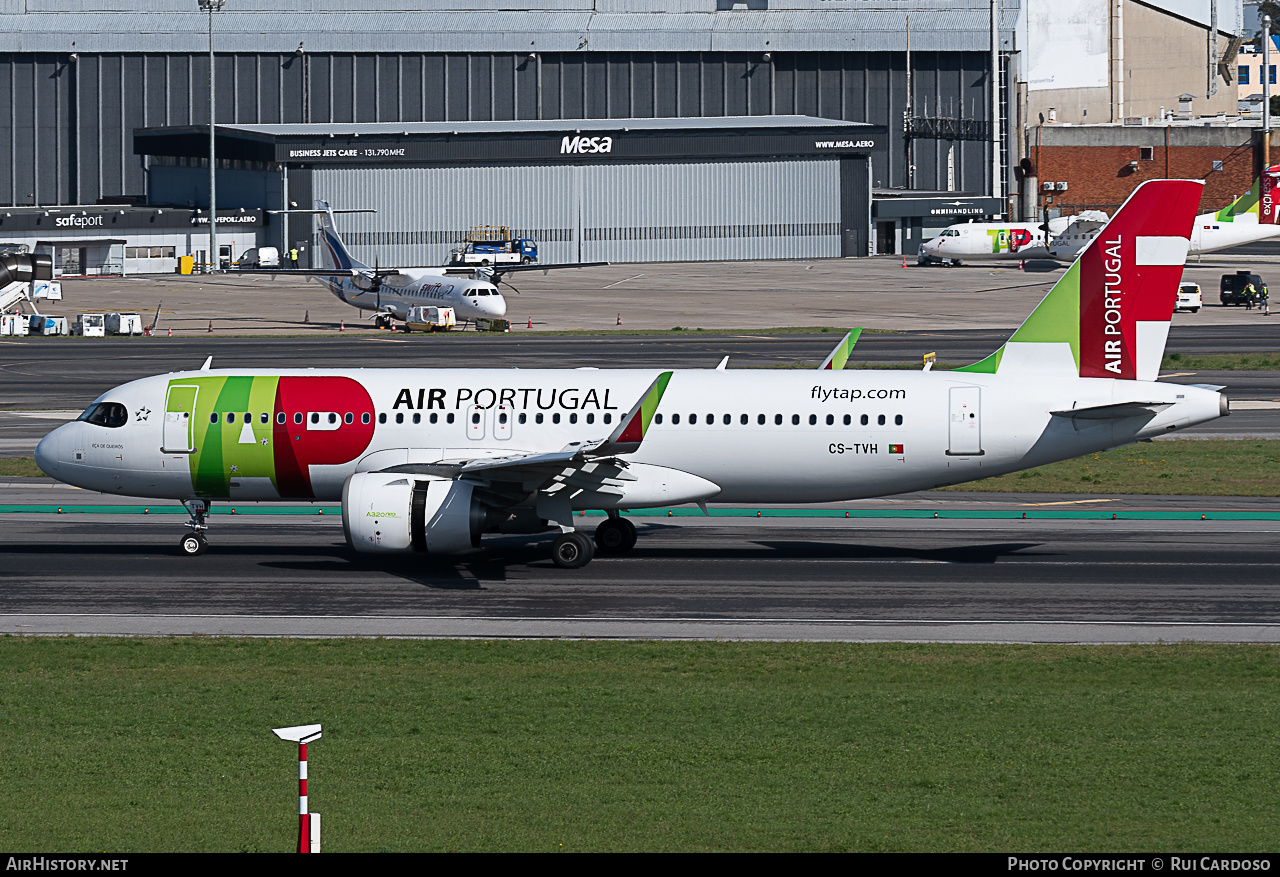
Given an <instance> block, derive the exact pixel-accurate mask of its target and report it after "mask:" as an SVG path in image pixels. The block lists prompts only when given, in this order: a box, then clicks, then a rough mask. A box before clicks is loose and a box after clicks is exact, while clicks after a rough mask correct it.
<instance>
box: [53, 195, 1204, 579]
mask: <svg viewBox="0 0 1280 877" xmlns="http://www.w3.org/2000/svg"><path fill="white" fill-rule="evenodd" d="M1202 188H1203V183H1202V182H1199V181H1180V180H1158V181H1151V182H1148V183H1145V184H1143V185H1142V186H1140V187H1139V188H1138V189H1137V191H1135V192H1134V194H1133V195H1132V196H1131V197H1130V198H1129V200H1128V201H1127V202H1126V203H1125V204H1124V206H1123V207H1122V208H1121V209H1120V211H1119V212H1118V213H1117V215H1116V217H1115V218H1114V219H1113V220H1112V221H1111V222H1110V223H1109V224H1108V225H1107V228H1106V231H1105V233H1104V234H1103V235H1102V236H1101V237H1099V238H1098V239H1097V240H1096V241H1094V243H1093V244H1091V245H1090V246H1089V247H1088V249H1087V250H1086V251H1085V253H1084V254H1083V255H1082V256H1081V258H1080V259H1079V260H1078V261H1077V262H1076V263H1075V264H1074V265H1072V266H1071V268H1070V269H1069V270H1068V271H1067V272H1066V273H1065V275H1064V276H1063V277H1062V278H1061V279H1060V280H1059V281H1058V282H1057V283H1056V284H1055V285H1054V287H1053V289H1052V290H1051V291H1050V292H1049V294H1048V295H1047V296H1046V297H1045V299H1044V300H1043V301H1042V302H1041V303H1040V305H1039V306H1037V308H1036V309H1035V311H1033V312H1032V314H1031V316H1030V317H1029V318H1028V319H1027V321H1026V322H1025V323H1023V325H1022V327H1021V328H1019V329H1018V330H1017V332H1015V333H1014V334H1013V336H1012V337H1011V338H1010V339H1009V340H1008V341H1007V342H1006V343H1005V344H1004V345H1003V346H1002V347H1001V348H1000V349H999V350H997V351H996V352H995V353H993V354H991V355H990V356H988V357H987V358H986V359H984V360H982V361H981V362H978V363H975V364H973V365H969V366H965V367H963V368H959V369H955V370H951V371H923V372H903V371H897V370H885V371H872V370H856V371H849V370H844V371H837V370H835V369H834V368H832V369H829V370H823V371H758V370H754V369H752V370H745V369H744V370H735V371H727V370H723V369H715V370H678V371H675V370H673V371H655V370H644V369H635V370H631V369H608V370H603V369H602V370H597V369H547V370H530V371H525V370H520V369H502V370H498V369H475V368H457V369H409V368H405V369H340V370H334V369H330V370H319V369H317V370H310V369H308V370H291V371H251V370H241V369H222V370H216V371H215V370H211V369H208V368H207V366H208V363H206V364H205V365H206V368H205V369H201V370H198V371H189V372H177V373H173V374H167V375H160V376H157V377H150V378H144V379H141V380H136V381H132V382H130V383H127V384H124V385H122V386H120V387H117V388H115V389H113V390H109V391H108V392H106V393H104V394H102V396H101V397H99V398H98V400H97V401H96V402H94V403H93V404H92V405H91V406H89V408H88V409H87V410H86V411H85V412H84V414H83V415H82V416H81V417H80V419H79V420H78V421H76V422H73V423H69V424H65V425H63V426H61V427H59V428H58V429H56V430H54V431H53V432H52V433H50V434H49V435H48V436H46V437H45V438H44V439H43V440H42V441H41V442H40V444H39V446H38V447H37V448H36V452H35V454H36V461H37V462H38V463H39V465H40V468H41V469H43V470H44V471H45V472H47V473H48V474H50V475H52V476H53V477H55V478H57V479H59V480H61V481H64V482H67V483H69V484H73V485H77V486H79V487H84V488H87V489H90V490H98V491H103V492H106V493H111V494H119V495H131V496H145V497H165V498H169V499H172V500H178V501H182V502H183V503H184V504H185V505H186V506H187V508H188V510H189V511H190V512H191V520H190V521H189V522H188V526H189V527H191V530H192V532H191V533H190V534H189V535H187V536H184V537H183V539H182V540H181V548H182V550H183V551H184V552H186V553H187V554H200V553H201V552H202V551H204V549H205V547H206V540H205V535H204V532H205V529H206V513H207V510H208V508H209V503H210V502H212V501H216V500H231V501H237V500H268V501H271V500H276V501H279V500H283V501H296V500H299V499H303V500H313V499H314V500H327V501H335V500H341V502H342V520H343V526H344V529H345V532H346V536H347V540H348V542H349V544H350V545H351V547H352V548H354V549H355V550H356V551H361V552H369V553H374V554H377V553H388V554H391V553H395V554H399V553H412V552H420V553H425V554H429V555H448V554H457V553H462V552H468V551H471V550H473V549H474V548H476V547H477V546H479V545H480V536H481V534H482V533H484V532H490V531H500V532H526V533H529V532H536V531H541V530H544V529H548V528H551V529H559V530H560V534H559V535H558V536H557V537H556V538H555V541H554V544H553V547H552V558H553V560H554V562H555V563H556V564H557V565H558V566H561V567H569V568H572V567H578V566H581V565H583V564H585V563H587V562H588V561H589V560H590V559H591V557H592V555H593V554H594V552H595V551H596V550H599V551H600V552H601V553H609V554H618V553H623V552H625V551H627V550H629V549H630V548H631V547H632V546H633V544H634V542H635V535H636V534H635V528H634V526H633V525H632V524H631V523H630V522H629V521H628V520H627V519H626V518H624V517H622V516H621V515H620V514H619V513H620V512H621V511H624V510H627V509H635V508H646V507H658V506H669V505H674V504H678V503H698V504H700V505H701V504H703V503H706V502H708V501H712V500H714V501H716V502H726V503H751V504H755V503H797V502H803V503H811V502H830V501H838V500H849V499H857V498H862V497H874V496H882V495H886V494H893V493H899V492H903V491H911V490H923V489H928V488H931V487H937V486H941V485H946V484H956V483H959V482H963V481H969V480H973V479H977V478H984V477H987V476H991V475H1000V474H1003V473H1006V472H1013V471H1016V470H1019V469H1026V468H1028V467H1032V466H1039V465H1041V464H1044V463H1050V462H1053V461H1056V460H1063V459H1066V458H1069V457H1075V456H1078V455H1080V454H1085V453H1090V452H1094V451H1099V450H1103V449H1105V448H1110V447H1114V446H1117V445H1123V444H1126V443H1129V442H1133V441H1136V440H1139V439H1143V438H1147V437H1150V436H1156V435H1165V434H1167V433H1168V432H1170V431H1172V430H1176V429H1181V428H1183V427H1187V426H1191V425H1193V424H1198V423H1204V422H1206V421H1209V420H1213V419H1214V418H1216V417H1220V416H1222V415H1224V414H1227V413H1228V406H1227V401H1226V399H1225V398H1224V397H1223V396H1222V395H1220V394H1219V393H1218V392H1217V390H1219V389H1221V388H1220V387H1208V386H1184V385H1179V384H1169V383H1159V382H1157V381H1156V377H1157V374H1158V369H1159V365H1160V359H1161V356H1162V355H1163V351H1164V343H1165V337H1166V334H1167V332H1168V329H1169V322H1170V319H1171V315H1172V311H1173V305H1174V298H1175V295H1176V292H1177V288H1178V282H1179V278H1180V277H1181V274H1182V268H1183V263H1184V260H1185V257H1186V252H1187V238H1188V236H1189V234H1190V232H1191V221H1192V219H1193V217H1194V215H1195V209H1196V205H1197V204H1198V203H1199V199H1200V192H1201V189H1202ZM850 343H851V339H847V340H846V341H845V342H844V344H843V346H844V347H847V346H848V345H849V344H850ZM722 365H723V364H722ZM584 509H601V510H604V511H605V512H606V513H607V518H606V520H605V521H604V522H603V523H602V524H600V526H599V527H598V528H597V529H596V531H595V539H594V543H593V540H592V539H590V538H588V537H587V536H586V535H584V534H583V533H580V532H578V531H577V530H576V529H575V527H576V525H577V524H578V523H580V522H581V521H582V519H581V518H575V517H574V516H573V512H575V511H578V510H584Z"/></svg>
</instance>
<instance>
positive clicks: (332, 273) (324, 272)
mask: <svg viewBox="0 0 1280 877" xmlns="http://www.w3.org/2000/svg"><path fill="white" fill-rule="evenodd" d="M222 273H223V274H293V275H297V276H301V277H367V278H369V279H370V280H372V279H373V278H374V277H398V276H399V274H400V271H399V269H396V268H377V269H373V268H371V269H368V270H364V269H361V268H228V269H227V270H226V271H223V272H222Z"/></svg>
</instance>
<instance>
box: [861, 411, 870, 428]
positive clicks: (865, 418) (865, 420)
mask: <svg viewBox="0 0 1280 877" xmlns="http://www.w3.org/2000/svg"><path fill="white" fill-rule="evenodd" d="M870 422H871V421H870V420H869V419H868V418H867V415H865V414H864V415H862V420H861V423H862V425H863V426H866V425H867V424H868V423H870Z"/></svg>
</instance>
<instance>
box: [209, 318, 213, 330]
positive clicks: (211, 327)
mask: <svg viewBox="0 0 1280 877" xmlns="http://www.w3.org/2000/svg"><path fill="white" fill-rule="evenodd" d="M209 331H210V332H212V331H213V320H210V321H209Z"/></svg>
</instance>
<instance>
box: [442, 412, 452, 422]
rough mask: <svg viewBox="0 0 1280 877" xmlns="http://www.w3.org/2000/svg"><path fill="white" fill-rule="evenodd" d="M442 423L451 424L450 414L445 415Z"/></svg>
mask: <svg viewBox="0 0 1280 877" xmlns="http://www.w3.org/2000/svg"><path fill="white" fill-rule="evenodd" d="M444 422H445V423H453V415H452V414H447V415H445V418H444Z"/></svg>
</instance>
